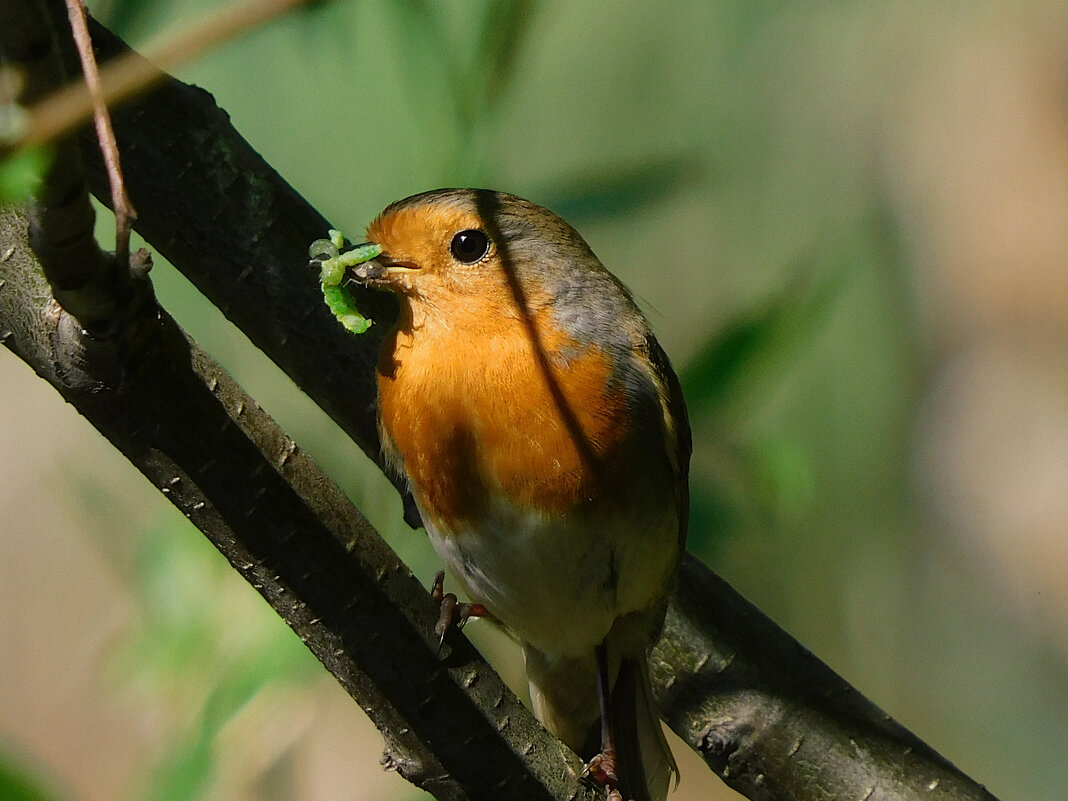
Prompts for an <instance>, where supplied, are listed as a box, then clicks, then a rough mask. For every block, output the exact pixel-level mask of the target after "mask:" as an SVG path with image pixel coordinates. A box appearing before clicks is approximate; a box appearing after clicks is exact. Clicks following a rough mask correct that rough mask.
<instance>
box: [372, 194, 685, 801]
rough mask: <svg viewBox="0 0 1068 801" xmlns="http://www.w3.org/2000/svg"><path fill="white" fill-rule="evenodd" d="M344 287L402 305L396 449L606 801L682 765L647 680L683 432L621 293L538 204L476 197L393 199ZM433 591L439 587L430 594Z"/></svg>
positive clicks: (670, 546) (472, 594) (431, 527)
mask: <svg viewBox="0 0 1068 801" xmlns="http://www.w3.org/2000/svg"><path fill="white" fill-rule="evenodd" d="M367 237H368V239H369V241H370V242H371V243H374V244H377V245H378V246H380V247H381V248H382V253H381V255H380V256H378V257H377V258H375V259H373V260H371V261H368V262H366V263H364V264H361V265H359V266H357V267H355V268H354V269H353V270H352V271H351V274H352V277H353V278H355V280H357V281H359V282H361V283H363V284H364V285H366V286H370V287H375V288H381V289H386V290H389V291H392V292H393V293H395V294H396V295H397V297H398V298H399V301H400V315H399V319H398V321H397V323H396V325H395V326H394V327H393V329H392V330H391V331H390V332H389V334H388V335H387V337H386V339H385V341H384V344H383V346H382V350H381V354H380V358H379V363H378V395H379V409H378V413H379V427H380V431H381V435H382V443H383V448H384V452H385V456H386V461H387V463H388V464H389V465H390V467H391V468H392V469H393V470H395V471H397V473H398V474H400V475H401V476H403V477H405V478H406V479H407V481H408V482H409V485H410V488H411V491H412V494H413V496H414V498H415V501H416V504H417V505H418V508H419V511H420V513H421V515H422V519H423V522H424V525H425V527H426V530H427V533H428V534H429V536H430V540H431V542H432V543H433V545H434V548H435V549H436V550H437V553H438V554H439V555H440V556H441V558H442V559H443V560H444V561H445V563H446V565H447V566H448V567H449V568H450V569H451V571H452V572H453V573H454V574H455V576H456V578H457V579H458V580H459V581H460V583H461V584H462V585H463V589H464V590H466V592H467V594H468V596H469V598H470V599H471V601H472V603H473V604H474V605H473V606H472V607H469V608H471V609H474V610H475V611H476V612H477V613H479V614H486V615H488V616H489V617H490V618H491V619H492V620H494V621H496V622H497V623H498V624H499V625H500V626H502V627H504V628H505V629H506V630H507V631H508V632H510V633H511V634H512V635H513V636H514V637H515V638H516V639H517V640H518V641H519V643H520V644H521V645H522V648H523V654H524V657H525V660H526V670H527V676H528V679H529V683H530V695H531V699H532V702H533V707H534V712H535V714H536V716H537V717H538V719H539V720H541V722H542V723H543V724H545V726H546V727H547V728H549V729H550V730H551V731H552V732H553V733H555V734H556V735H557V736H558V737H560V739H562V740H563V741H564V742H565V743H566V744H567V745H568V746H570V747H571V748H572V749H574V750H575V751H576V753H578V754H579V755H580V756H582V757H583V758H585V759H587V760H589V763H588V765H589V767H588V768H587V770H588V771H589V773H590V774H592V775H593V776H594V777H596V778H597V779H598V780H600V781H601V782H602V783H603V784H604V785H605V787H606V788H607V794H608V797H609V798H614V799H618V798H622V797H626V798H633V799H636V801H645V800H646V799H648V800H650V801H652V800H653V799H663V798H664V797H665V796H666V795H667V789H668V784H669V779H670V776H671V774H672V773H676V774H677V768H676V765H675V761H674V759H673V758H672V755H671V752H670V750H669V748H668V745H667V742H666V740H665V738H664V734H663V730H662V729H661V727H660V721H659V715H658V713H657V712H656V708H655V705H654V701H653V698H652V694H651V688H650V683H649V668H648V661H647V658H648V652H649V648H650V647H651V646H652V644H653V643H654V642H655V640H656V639H657V637H658V636H659V634H660V630H661V628H662V626H663V621H664V614H665V609H666V605H667V596H668V594H669V592H670V590H671V588H672V586H673V582H674V580H675V577H676V573H677V569H678V562H679V557H680V554H681V552H682V550H683V548H684V546H685V540H686V523H687V509H688V503H689V491H688V486H687V472H688V469H689V459H690V429H689V423H688V420H687V415H686V406H685V403H684V401H683V397H682V392H681V389H680V387H679V382H678V379H677V378H676V376H675V373H674V371H673V370H672V368H671V364H670V362H669V361H668V358H667V356H666V355H665V354H664V351H663V350H662V349H661V348H660V345H659V344H658V343H657V341H656V338H655V337H654V336H653V333H652V331H651V330H650V328H649V324H648V322H647V321H646V320H645V318H644V316H643V315H642V313H641V311H640V310H639V309H638V307H637V306H636V305H635V303H634V301H633V299H632V297H631V295H630V293H629V292H628V290H627V289H626V287H624V286H623V284H622V283H621V282H620V281H619V280H618V279H617V278H616V277H615V276H614V275H612V274H611V273H610V272H608V270H606V269H605V268H604V267H603V266H602V265H601V263H600V262H599V261H598V259H597V257H596V256H595V255H594V254H593V251H591V250H590V248H589V246H588V245H587V244H586V242H585V241H584V240H583V239H582V237H581V236H580V235H579V234H578V232H576V231H575V229H574V228H572V227H571V226H570V225H568V224H567V223H566V222H564V220H562V219H561V218H560V217H558V216H557V215H555V214H554V213H553V212H551V211H549V210H548V209H545V208H542V207H540V206H537V205H535V204H534V203H531V202H529V201H526V200H523V199H521V198H518V197H515V196H513V195H508V194H504V193H501V192H494V191H489V190H481V189H440V190H436V191H432V192H426V193H423V194H419V195H415V196H413V197H410V198H407V199H405V200H400V201H398V202H396V203H393V204H392V205H390V206H389V207H387V208H386V209H385V210H384V211H383V212H382V213H381V214H380V215H379V216H378V218H377V219H375V221H374V222H373V223H371V225H370V226H369V228H368V230H367ZM439 592H440V587H439Z"/></svg>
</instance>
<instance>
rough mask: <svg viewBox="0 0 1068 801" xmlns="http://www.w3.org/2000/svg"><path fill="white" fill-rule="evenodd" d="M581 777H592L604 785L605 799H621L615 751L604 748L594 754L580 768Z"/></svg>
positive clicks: (613, 800) (615, 800)
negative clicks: (584, 765)
mask: <svg viewBox="0 0 1068 801" xmlns="http://www.w3.org/2000/svg"><path fill="white" fill-rule="evenodd" d="M582 778H584V779H586V778H589V779H593V780H594V781H595V782H597V783H598V784H599V785H601V786H602V787H604V789H605V793H606V799H607V801H623V794H622V793H621V792H619V772H618V771H617V769H616V754H615V751H613V750H609V749H606V750H604V751H602V752H601V753H599V754H597V755H595V756H594V757H593V759H591V760H590V761H589V762H587V763H586V767H584V768H583V769H582Z"/></svg>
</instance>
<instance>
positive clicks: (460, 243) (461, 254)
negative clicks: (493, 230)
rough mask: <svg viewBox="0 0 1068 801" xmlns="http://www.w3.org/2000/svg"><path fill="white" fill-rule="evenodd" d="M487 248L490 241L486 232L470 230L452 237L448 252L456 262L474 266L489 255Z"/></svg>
mask: <svg viewBox="0 0 1068 801" xmlns="http://www.w3.org/2000/svg"><path fill="white" fill-rule="evenodd" d="M489 247H490V240H489V237H488V236H486V232H485V231H479V230H477V229H474V228H471V229H469V230H467V231H460V233H458V234H457V235H456V236H454V237H453V238H452V244H451V245H450V246H449V250H450V252H451V253H452V255H453V258H455V259H456V260H457V261H459V262H463V263H464V264H474V263H475V262H476V261H479V260H481V259H482V258H484V257H485V255H486V254H487V253H489Z"/></svg>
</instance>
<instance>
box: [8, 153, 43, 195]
mask: <svg viewBox="0 0 1068 801" xmlns="http://www.w3.org/2000/svg"><path fill="white" fill-rule="evenodd" d="M51 158H52V153H51V151H50V150H49V149H48V148H45V147H31V148H27V149H25V150H22V151H20V152H18V153H15V154H14V155H12V156H9V157H8V158H5V159H2V160H0V203H19V202H21V201H23V200H26V199H27V198H29V196H30V195H31V194H33V190H34V189H35V188H36V186H37V184H38V182H39V181H40V180H41V175H42V174H43V173H44V171H45V170H46V169H48V163H49V161H50V160H51Z"/></svg>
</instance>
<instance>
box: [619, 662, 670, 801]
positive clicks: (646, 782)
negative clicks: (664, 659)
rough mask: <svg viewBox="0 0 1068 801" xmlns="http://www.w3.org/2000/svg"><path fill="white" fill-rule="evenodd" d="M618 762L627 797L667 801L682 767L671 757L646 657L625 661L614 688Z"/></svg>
mask: <svg viewBox="0 0 1068 801" xmlns="http://www.w3.org/2000/svg"><path fill="white" fill-rule="evenodd" d="M612 714H613V718H614V721H615V730H616V761H617V766H618V770H619V786H620V789H621V790H622V792H623V797H624V798H628V799H634V801H645V799H648V800H649V801H664V799H665V798H666V797H667V792H668V785H669V784H670V782H671V776H672V774H675V775H676V776H678V772H679V769H678V766H677V765H676V764H675V758H674V757H673V756H672V755H671V749H670V748H669V747H668V743H667V738H665V737H664V730H663V728H662V727H661V726H660V715H659V714H658V713H657V711H656V703H655V702H654V701H653V690H652V686H651V685H650V683H649V663H648V661H647V660H646V658H645V656H644V655H642V656H640V657H634V658H629V659H623V660H622V662H621V663H620V666H619V675H618V676H617V678H616V683H615V686H614V687H613V688H612Z"/></svg>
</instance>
